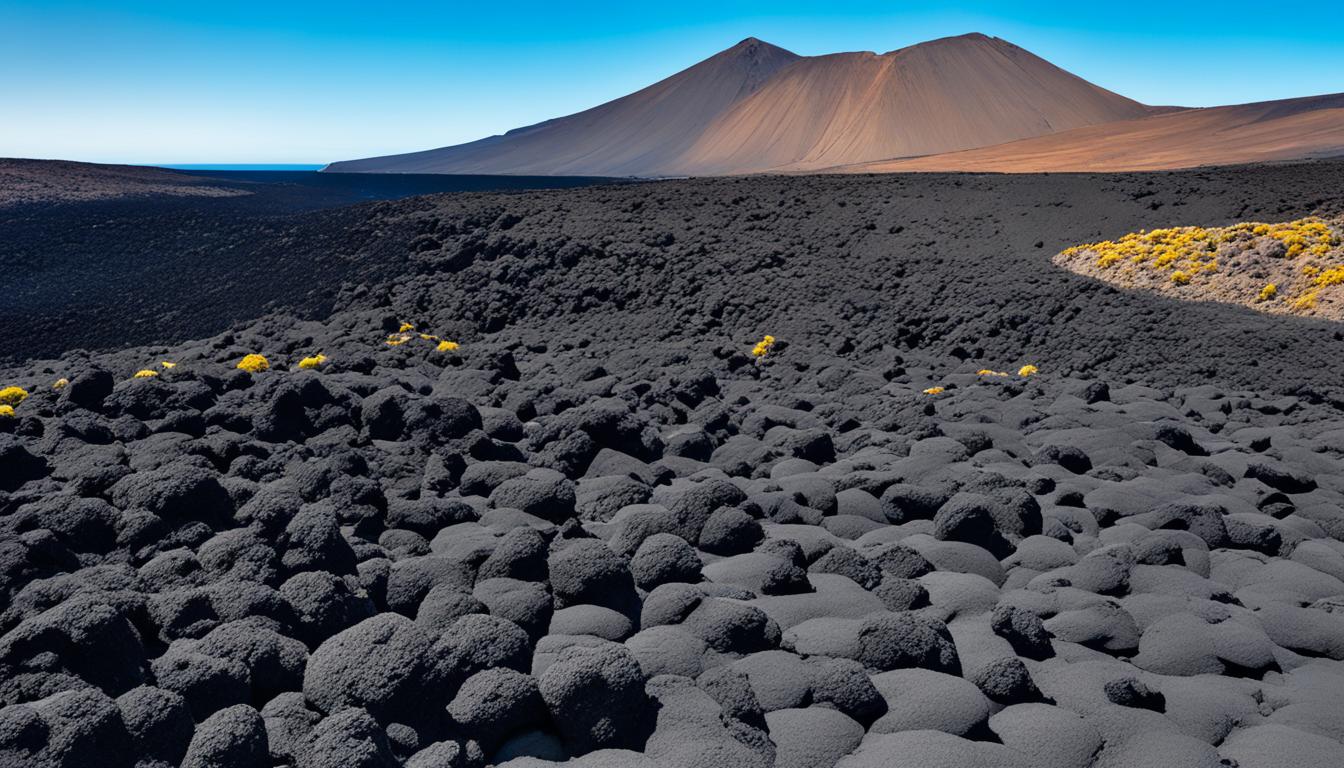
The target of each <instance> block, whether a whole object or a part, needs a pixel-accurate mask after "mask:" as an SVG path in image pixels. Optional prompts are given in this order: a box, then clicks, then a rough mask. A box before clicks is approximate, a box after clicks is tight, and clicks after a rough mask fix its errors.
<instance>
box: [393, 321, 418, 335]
mask: <svg viewBox="0 0 1344 768" xmlns="http://www.w3.org/2000/svg"><path fill="white" fill-rule="evenodd" d="M414 330H415V326H414V325H412V324H411V323H402V324H401V327H400V328H398V329H397V331H398V332H399V333H406V332H407V331H414Z"/></svg>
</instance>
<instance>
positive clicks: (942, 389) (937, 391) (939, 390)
mask: <svg viewBox="0 0 1344 768" xmlns="http://www.w3.org/2000/svg"><path fill="white" fill-rule="evenodd" d="M946 391H947V389H946V388H945V387H929V388H928V389H926V390H924V394H926V395H941V394H943V393H944V392H946Z"/></svg>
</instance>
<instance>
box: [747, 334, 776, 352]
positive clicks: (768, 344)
mask: <svg viewBox="0 0 1344 768" xmlns="http://www.w3.org/2000/svg"><path fill="white" fill-rule="evenodd" d="M774 346H775V337H774V336H771V335H770V334H768V333H767V334H766V335H765V338H763V339H761V340H760V341H758V342H756V346H754V347H752V348H751V354H753V355H755V356H756V357H765V356H766V355H767V354H769V352H770V350H771V348H773V347H774Z"/></svg>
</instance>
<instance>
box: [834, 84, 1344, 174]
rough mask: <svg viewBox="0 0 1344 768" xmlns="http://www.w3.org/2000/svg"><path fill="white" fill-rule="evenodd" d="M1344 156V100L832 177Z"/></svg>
mask: <svg viewBox="0 0 1344 768" xmlns="http://www.w3.org/2000/svg"><path fill="white" fill-rule="evenodd" d="M1338 155H1344V94H1334V95H1329V96H1311V97H1307V98H1301V99H1286V100H1282V101H1265V102H1259V103H1255V104H1240V105H1236V106H1228V107H1210V108H1207V109H1188V110H1182V111H1179V112H1171V113H1167V114H1161V115H1155V116H1152V117H1146V118H1141V119H1138V120H1126V121H1122V122H1117V123H1109V124H1104V125H1095V126H1091V127H1087V128H1079V129H1076V130H1072V131H1066V132H1063V133H1056V134H1052V135H1049V136H1038V137H1035V138H1030V139H1024V140H1022V141H1015V142H1011V143H1008V144H1001V145H998V146H992V147H985V148H982V149H972V150H969V151H965V152H954V153H950V154H935V155H929V156H926V157H911V158H905V159H893V160H884V161H880V162H873V163H862V164H856V165H850V166H846V167H843V168H835V169H829V170H835V171H843V172H849V173H883V172H892V171H986V172H1003V173H1033V172H1040V171H1124V170H1169V169H1176V168H1193V167H1196V166H1202V165H1235V164H1242V163H1258V162H1272V161H1281V160H1301V159H1308V158H1313V157H1332V156H1338Z"/></svg>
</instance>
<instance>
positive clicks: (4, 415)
mask: <svg viewBox="0 0 1344 768" xmlns="http://www.w3.org/2000/svg"><path fill="white" fill-rule="evenodd" d="M12 418H14V406H12V405H0V419H12Z"/></svg>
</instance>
